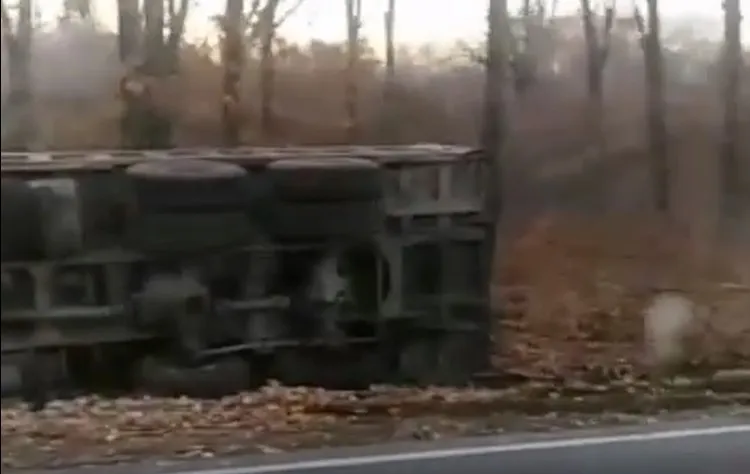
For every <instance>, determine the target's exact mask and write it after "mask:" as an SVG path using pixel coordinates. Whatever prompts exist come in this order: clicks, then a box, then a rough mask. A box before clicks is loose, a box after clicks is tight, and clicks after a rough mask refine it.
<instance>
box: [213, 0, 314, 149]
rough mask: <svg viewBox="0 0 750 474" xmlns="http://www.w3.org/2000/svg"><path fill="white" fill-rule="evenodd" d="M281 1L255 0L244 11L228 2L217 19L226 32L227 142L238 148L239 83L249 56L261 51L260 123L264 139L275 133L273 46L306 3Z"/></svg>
mask: <svg viewBox="0 0 750 474" xmlns="http://www.w3.org/2000/svg"><path fill="white" fill-rule="evenodd" d="M283 3H284V2H283V1H282V0H252V3H251V4H250V6H249V9H247V10H245V8H244V2H242V1H241V0H227V3H226V9H225V11H224V15H222V16H219V17H217V18H215V20H216V21H217V23H218V25H219V28H220V29H221V30H222V33H223V41H222V60H223V62H224V81H223V100H222V117H223V124H224V127H223V133H224V143H225V144H226V145H228V146H235V145H237V144H238V143H239V142H240V127H241V123H240V122H241V118H240V116H241V114H240V113H239V111H240V107H239V104H240V94H239V90H240V87H239V84H240V80H241V79H242V70H243V68H244V64H245V59H246V53H247V52H248V50H253V49H254V48H255V47H258V48H259V53H260V89H261V90H260V98H259V101H260V123H261V131H262V132H263V135H264V136H265V137H272V136H273V135H274V134H275V132H276V126H275V122H276V121H275V116H274V111H273V101H274V84H275V76H276V74H275V73H276V68H275V63H274V59H275V56H274V52H273V48H274V43H275V41H276V39H277V31H278V28H279V27H280V26H281V25H282V24H284V22H285V21H286V20H287V19H288V18H289V17H290V16H292V15H293V14H294V13H295V12H296V11H297V10H298V9H299V8H300V7H301V6H302V4H303V3H304V0H293V2H291V3H290V4H289V6H288V7H287V8H284V9H282V8H281V7H282V5H283Z"/></svg>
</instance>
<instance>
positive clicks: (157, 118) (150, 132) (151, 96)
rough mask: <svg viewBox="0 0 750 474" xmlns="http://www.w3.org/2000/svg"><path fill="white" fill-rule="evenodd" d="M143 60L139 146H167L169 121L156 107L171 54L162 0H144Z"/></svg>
mask: <svg viewBox="0 0 750 474" xmlns="http://www.w3.org/2000/svg"><path fill="white" fill-rule="evenodd" d="M144 11H145V19H146V22H145V23H146V31H145V44H144V45H145V47H146V51H145V55H146V58H145V62H144V67H143V73H144V76H145V77H144V79H145V85H146V87H145V93H144V94H143V96H142V98H143V100H144V104H143V105H144V107H143V108H142V112H143V114H142V116H141V117H140V122H141V124H142V126H141V137H140V139H139V142H140V143H139V145H140V147H142V148H156V149H159V148H170V147H171V146H172V122H171V120H170V118H169V117H168V114H167V111H166V110H164V108H163V107H159V106H157V100H158V98H157V94H159V93H160V92H165V88H163V84H162V81H163V80H164V79H165V78H166V77H167V75H168V74H169V69H171V68H172V67H173V65H172V64H170V59H171V58H170V57H169V54H168V51H167V47H166V42H165V37H164V27H165V8H164V1H163V0H145V2H144Z"/></svg>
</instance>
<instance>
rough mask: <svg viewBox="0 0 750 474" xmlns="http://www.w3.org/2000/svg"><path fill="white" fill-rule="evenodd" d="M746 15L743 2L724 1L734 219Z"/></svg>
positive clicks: (728, 173)
mask: <svg viewBox="0 0 750 474" xmlns="http://www.w3.org/2000/svg"><path fill="white" fill-rule="evenodd" d="M741 22H742V11H741V9H740V0H724V54H723V58H722V59H723V68H724V73H723V79H724V83H723V86H722V95H723V101H724V133H723V137H722V143H721V176H722V183H721V189H722V196H723V206H722V207H723V211H722V212H723V213H724V214H725V215H731V214H733V213H734V211H735V210H734V209H733V208H734V207H735V205H736V204H737V200H738V198H739V193H740V187H741V185H742V179H741V176H742V169H741V165H740V150H739V132H740V130H739V128H740V125H739V102H740V76H741V71H742V67H743V66H742V62H743V58H742V37H741V28H740V25H741Z"/></svg>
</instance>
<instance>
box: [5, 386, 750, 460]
mask: <svg viewBox="0 0 750 474" xmlns="http://www.w3.org/2000/svg"><path fill="white" fill-rule="evenodd" d="M627 388H628V389H629V390H617V391H615V392H614V393H612V390H611V387H607V386H604V385H596V384H584V383H582V382H579V383H577V384H572V385H570V386H569V387H568V388H567V389H560V387H556V386H555V384H543V383H530V384H527V385H524V386H521V387H517V388H513V389H505V390H490V389H449V388H430V389H421V390H420V389H413V388H398V387H373V388H372V389H371V390H367V391H325V390H321V389H316V388H302V387H282V386H279V385H275V384H272V385H269V386H267V387H264V388H263V389H261V390H259V391H257V392H252V393H243V394H239V395H235V396H231V397H226V398H223V399H220V400H191V399H186V398H176V399H168V398H144V399H125V398H122V399H113V400H107V399H100V398H96V397H87V398H79V399H75V400H69V401H56V402H53V403H51V404H49V406H48V407H47V408H46V409H44V410H42V411H40V412H31V411H29V410H28V409H27V408H26V407H25V406H23V405H18V406H12V407H6V408H3V410H2V425H1V428H0V429H1V430H2V445H1V448H2V456H3V466H5V467H33V466H36V467H40V466H45V467H49V466H58V467H60V466H63V465H77V464H91V463H112V462H124V461H130V460H135V459H138V460H143V459H149V458H154V459H167V458H204V459H205V458H213V457H216V456H222V455H227V454H240V453H256V454H274V453H278V452H283V451H287V450H293V449H299V448H301V447H321V446H329V445H337V444H366V443H372V442H382V441H385V440H389V439H409V440H415V439H416V440H435V439H441V438H444V437H450V436H461V435H465V434H481V433H498V432H502V431H505V430H514V429H515V430H536V429H555V428H559V429H562V427H580V426H588V425H591V424H596V423H604V422H613V420H614V419H616V418H617V416H616V414H617V413H620V414H621V415H620V417H621V418H623V419H635V418H638V419H644V418H648V417H652V416H654V415H655V414H659V413H661V412H663V411H664V409H667V408H668V409H675V410H685V409H691V408H699V407H703V406H705V405H719V404H723V405H733V404H737V403H745V404H747V403H748V402H750V395H748V394H744V395H731V396H729V395H726V396H722V395H717V394H712V393H711V392H707V391H705V390H694V391H693V392H690V393H688V392H686V393H683V394H679V396H678V395H670V396H665V395H669V394H668V392H667V391H666V389H657V388H655V387H651V386H649V385H648V384H646V383H644V382H637V381H633V382H632V383H630V384H629V385H628V386H627ZM628 392H630V393H628ZM738 397H739V398H738ZM742 397H744V398H742ZM628 412H629V413H630V415H626V414H625V413H628ZM613 417H614V418H613ZM596 420H599V421H596ZM563 421H564V422H563Z"/></svg>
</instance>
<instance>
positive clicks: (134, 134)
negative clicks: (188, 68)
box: [118, 0, 188, 148]
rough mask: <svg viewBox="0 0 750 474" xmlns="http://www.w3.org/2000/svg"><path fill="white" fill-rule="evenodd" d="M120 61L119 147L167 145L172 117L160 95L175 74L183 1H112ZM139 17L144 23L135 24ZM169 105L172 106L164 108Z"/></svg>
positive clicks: (184, 8)
mask: <svg viewBox="0 0 750 474" xmlns="http://www.w3.org/2000/svg"><path fill="white" fill-rule="evenodd" d="M118 13H119V35H120V58H121V61H122V62H123V65H124V67H125V74H124V77H123V79H122V81H121V87H120V91H121V95H122V98H123V102H124V103H125V111H124V113H123V121H122V135H123V142H124V145H125V146H129V147H135V148H168V147H170V146H172V117H171V113H170V112H171V111H170V110H168V106H165V104H164V103H163V98H162V97H161V96H160V94H165V93H166V92H167V90H168V89H169V87H168V86H167V85H166V84H165V83H166V81H167V80H168V79H170V78H171V77H174V76H175V75H177V74H178V72H179V55H180V42H181V41H182V36H183V34H184V31H185V20H186V18H187V13H188V0H179V3H177V2H175V1H174V0H168V1H167V4H166V5H165V3H164V0H145V2H144V11H143V14H141V12H140V9H139V2H138V0H118ZM141 18H144V21H143V22H142V21H141ZM169 105H173V104H169Z"/></svg>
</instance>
